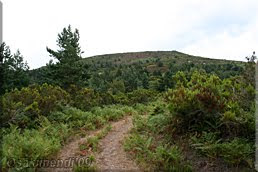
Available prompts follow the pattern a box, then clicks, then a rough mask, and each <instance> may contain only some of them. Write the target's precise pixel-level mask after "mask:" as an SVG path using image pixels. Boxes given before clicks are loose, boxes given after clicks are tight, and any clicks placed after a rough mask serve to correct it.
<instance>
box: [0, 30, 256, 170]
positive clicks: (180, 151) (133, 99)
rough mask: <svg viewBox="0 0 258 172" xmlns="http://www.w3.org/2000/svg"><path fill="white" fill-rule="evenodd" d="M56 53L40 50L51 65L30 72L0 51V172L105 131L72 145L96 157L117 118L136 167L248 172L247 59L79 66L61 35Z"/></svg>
mask: <svg viewBox="0 0 258 172" xmlns="http://www.w3.org/2000/svg"><path fill="white" fill-rule="evenodd" d="M57 45H58V47H59V48H58V50H52V49H50V48H47V51H48V52H49V53H50V56H52V57H53V58H54V60H55V62H54V61H53V60H51V61H50V62H49V63H48V64H47V65H46V66H44V67H41V68H39V69H34V70H28V69H29V68H28V65H27V63H24V62H23V57H22V55H21V54H20V52H19V51H18V52H17V53H15V54H13V55H12V53H11V51H10V48H9V47H8V46H6V44H2V45H1V47H0V75H1V76H0V121H1V122H0V126H1V129H0V136H1V139H0V144H1V148H2V149H1V150H0V156H1V169H0V170H1V171H8V170H9V168H10V166H11V167H13V168H14V170H16V171H26V170H28V167H31V170H32V171H35V170H36V167H35V166H34V165H33V161H35V160H38V159H44V158H51V157H54V156H55V155H56V153H57V152H58V151H59V150H60V149H61V148H62V147H63V145H64V144H66V143H67V141H68V138H69V137H71V136H73V137H80V136H81V137H85V136H87V134H88V131H89V130H95V129H99V128H102V127H105V126H107V127H106V128H104V129H103V130H102V132H100V133H99V134H98V135H97V136H95V137H90V138H88V140H87V141H86V142H85V143H84V144H82V145H81V146H80V149H81V150H82V151H83V150H88V148H92V149H93V150H97V145H98V142H99V140H100V139H101V138H103V137H104V136H105V135H106V134H107V133H108V131H109V130H110V129H111V128H110V126H109V125H108V124H109V122H111V121H116V120H119V119H121V118H122V117H124V116H126V115H133V119H134V120H133V123H134V128H133V130H132V131H131V133H130V135H129V136H128V137H127V139H126V140H125V142H124V147H125V150H126V151H128V153H129V154H130V155H131V157H132V158H135V159H136V161H137V162H138V163H139V164H140V166H143V167H144V168H147V169H154V170H170V171H182V170H184V171H198V170H200V169H201V168H202V167H200V166H198V165H197V164H198V161H202V160H203V159H205V161H207V162H212V163H214V164H215V166H217V167H218V169H220V170H223V171H225V170H231V169H237V170H246V169H249V170H253V169H254V152H255V146H254V140H255V116H254V112H255V102H254V99H255V88H254V86H255V83H254V81H255V80H254V69H255V63H254V60H255V58H256V57H255V53H253V55H252V56H251V57H248V58H247V60H248V62H247V63H246V62H237V61H227V60H214V59H208V58H202V57H196V56H190V55H187V54H183V53H180V52H177V51H162V52H140V53H123V54H110V55H101V56H96V57H90V58H82V53H83V52H82V51H81V48H80V45H79V31H78V30H77V29H75V31H72V28H71V26H68V28H64V29H63V31H62V32H61V33H60V34H58V39H57ZM189 154H191V155H192V156H188V155H189ZM193 157H194V158H193ZM200 157H201V158H200ZM21 160H24V163H23V162H22V163H14V162H18V161H21ZM208 164H209V163H208ZM207 168H208V169H209V168H211V167H210V166H209V165H207ZM89 170H94V167H90V166H87V165H85V166H78V165H76V166H75V167H74V171H89Z"/></svg>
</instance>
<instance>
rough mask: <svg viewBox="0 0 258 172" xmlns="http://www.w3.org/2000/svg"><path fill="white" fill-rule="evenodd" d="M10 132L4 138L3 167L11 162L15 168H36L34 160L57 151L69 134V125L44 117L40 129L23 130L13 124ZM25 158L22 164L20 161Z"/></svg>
mask: <svg viewBox="0 0 258 172" xmlns="http://www.w3.org/2000/svg"><path fill="white" fill-rule="evenodd" d="M6 132H7V133H8V134H5V135H4V136H3V138H2V139H3V140H2V167H3V168H8V164H11V163H12V162H16V163H15V164H11V165H12V167H14V168H15V169H17V170H18V169H19V170H21V169H24V168H27V167H31V168H34V166H33V164H32V163H33V162H35V160H38V159H43V158H46V157H48V156H50V155H53V154H54V153H56V152H57V151H58V150H59V149H60V147H61V144H62V142H63V141H64V139H65V138H66V137H67V136H68V132H69V130H68V128H67V125H64V124H59V125H56V124H55V125H53V124H51V123H50V122H49V121H48V120H47V119H46V118H44V119H42V122H41V127H40V128H39V129H38V130H35V129H31V130H28V129H25V130H24V131H21V130H20V129H18V127H17V126H11V128H10V129H8V131H6ZM21 160H24V162H23V163H21V164H20V161H21Z"/></svg>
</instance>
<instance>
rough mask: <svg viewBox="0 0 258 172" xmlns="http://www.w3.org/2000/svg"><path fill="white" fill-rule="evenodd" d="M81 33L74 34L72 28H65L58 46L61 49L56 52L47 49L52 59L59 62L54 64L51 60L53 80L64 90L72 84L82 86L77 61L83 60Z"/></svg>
mask: <svg viewBox="0 0 258 172" xmlns="http://www.w3.org/2000/svg"><path fill="white" fill-rule="evenodd" d="M79 39H80V35H79V31H78V29H75V31H74V32H73V31H72V29H71V26H70V25H69V26H68V28H64V29H63V31H62V32H61V33H60V34H58V38H57V46H58V47H59V49H58V50H57V51H54V50H52V49H50V48H48V47H47V51H48V53H49V54H50V56H51V57H54V58H55V59H56V60H57V63H56V64H54V63H53V60H51V61H50V62H49V64H48V67H49V70H51V72H49V73H51V76H49V77H51V78H52V80H55V81H56V83H57V84H58V85H60V86H62V87H64V88H67V87H69V86H70V85H71V84H75V85H80V83H81V70H80V66H79V64H77V63H76V61H78V60H80V59H81V54H82V53H83V52H82V51H81V47H80V44H79Z"/></svg>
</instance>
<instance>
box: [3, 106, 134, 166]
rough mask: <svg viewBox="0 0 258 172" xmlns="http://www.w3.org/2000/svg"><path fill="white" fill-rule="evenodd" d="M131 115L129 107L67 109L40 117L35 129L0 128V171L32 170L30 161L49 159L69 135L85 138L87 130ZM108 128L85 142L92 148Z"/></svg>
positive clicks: (132, 111)
mask: <svg viewBox="0 0 258 172" xmlns="http://www.w3.org/2000/svg"><path fill="white" fill-rule="evenodd" d="M133 113H135V111H134V110H133V108H131V107H128V106H121V105H112V106H105V107H103V108H100V107H96V108H93V109H92V110H91V111H88V112H84V111H81V110H79V109H76V108H73V107H68V106H67V107H62V108H60V110H59V111H56V112H53V113H51V114H50V115H49V116H48V117H47V118H46V117H40V118H39V119H38V121H39V124H40V125H39V127H37V128H33V129H23V130H22V129H19V128H18V127H16V126H12V127H10V128H8V129H2V130H1V133H2V135H3V139H2V142H1V144H2V149H1V157H2V161H1V164H2V170H7V169H9V168H12V169H15V170H26V169H28V168H30V169H32V171H33V169H34V170H35V169H36V167H35V166H34V164H33V162H35V161H36V160H38V159H50V158H51V157H52V156H54V155H55V154H56V153H57V152H58V151H59V150H60V149H61V148H62V146H63V145H64V144H65V142H66V140H67V138H69V137H70V136H71V135H74V134H76V133H77V134H79V135H81V136H85V135H86V134H87V131H89V130H94V129H97V128H100V127H103V126H105V125H106V124H107V123H108V122H109V121H115V120H118V119H120V118H122V117H123V116H125V115H130V114H133ZM110 129H111V128H110V126H108V127H106V128H105V129H104V130H103V131H102V132H101V133H99V135H98V136H97V137H96V138H91V139H90V140H89V143H91V145H92V146H93V147H94V145H96V142H97V141H98V140H99V139H100V138H102V137H104V136H105V135H106V134H107V132H108V131H109V130H110ZM23 161H24V162H23ZM17 162H19V163H17Z"/></svg>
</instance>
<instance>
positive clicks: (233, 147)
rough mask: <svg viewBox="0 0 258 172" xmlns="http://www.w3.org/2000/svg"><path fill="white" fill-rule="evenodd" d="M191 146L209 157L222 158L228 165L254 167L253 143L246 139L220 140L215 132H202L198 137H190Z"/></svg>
mask: <svg viewBox="0 0 258 172" xmlns="http://www.w3.org/2000/svg"><path fill="white" fill-rule="evenodd" d="M192 146H193V147H194V148H195V149H197V150H198V151H199V152H200V153H202V154H204V155H206V156H208V157H210V158H222V159H223V160H224V161H225V162H226V163H227V164H229V165H234V166H239V165H244V166H249V167H250V168H253V167H254V164H253V162H254V153H253V152H254V149H255V148H254V143H253V142H250V141H248V140H246V139H241V138H234V139H232V140H228V141H222V140H221V139H219V137H218V135H217V134H216V133H203V135H202V136H201V137H199V138H197V137H195V136H194V137H192Z"/></svg>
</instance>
